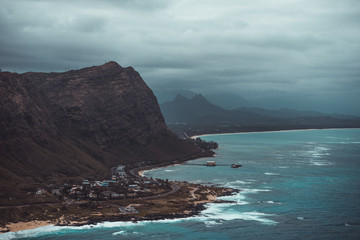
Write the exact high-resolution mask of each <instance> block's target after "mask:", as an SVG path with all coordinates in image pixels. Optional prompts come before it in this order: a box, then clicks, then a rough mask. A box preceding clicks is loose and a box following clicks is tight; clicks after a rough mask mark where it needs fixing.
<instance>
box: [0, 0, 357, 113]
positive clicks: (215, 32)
mask: <svg viewBox="0 0 360 240" xmlns="http://www.w3.org/2000/svg"><path fill="white" fill-rule="evenodd" d="M0 6H1V8H0V68H1V69H2V71H12V72H14V71H15V72H27V71H42V72H53V71H55V72H59V71H60V72H62V71H67V70H69V69H79V68H83V67H88V66H94V65H101V64H104V63H105V62H107V61H110V60H114V61H116V62H118V63H119V64H120V65H121V66H123V67H127V66H133V67H134V68H135V69H136V70H137V71H138V72H139V73H140V75H141V76H142V77H143V79H144V80H145V82H146V83H147V84H148V85H149V86H150V87H151V88H154V89H186V90H192V91H195V92H202V93H212V92H222V93H236V94H239V95H241V96H243V97H245V98H248V99H257V98H264V99H265V98H266V99H271V98H281V97H282V98H283V99H284V101H286V98H289V97H290V98H291V97H293V96H296V98H297V99H300V100H299V101H302V100H301V99H303V100H304V101H309V99H313V101H314V103H315V102H317V103H318V102H319V101H321V102H322V104H323V105H326V103H329V104H330V105H331V103H335V102H336V103H339V104H340V105H339V106H338V108H339V109H338V110H337V112H339V111H340V110H341V109H342V108H349V109H350V110H349V111H348V110H346V111H343V112H344V113H345V112H346V113H350V112H353V113H357V112H358V113H359V114H360V107H359V106H358V105H360V104H359V103H360V1H359V0H341V1H339V0H77V1H75V0H59V1H55V0H0ZM269 101H270V100H269ZM281 101H282V100H280V102H281ZM315 105H316V104H314V106H315ZM319 108H320V109H319V110H321V107H319ZM334 110H335V109H334ZM330 111H331V110H330Z"/></svg>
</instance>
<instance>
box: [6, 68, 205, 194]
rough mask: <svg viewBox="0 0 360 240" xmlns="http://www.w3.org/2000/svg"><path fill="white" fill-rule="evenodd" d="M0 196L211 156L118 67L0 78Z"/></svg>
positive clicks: (128, 72) (139, 83)
mask: <svg viewBox="0 0 360 240" xmlns="http://www.w3.org/2000/svg"><path fill="white" fill-rule="evenodd" d="M0 94H1V98H0V141H1V144H0V181H1V187H0V199H9V198H11V196H13V195H14V194H15V195H16V194H17V193H19V194H20V192H22V193H24V192H27V191H30V190H33V188H34V186H35V185H36V184H50V183H53V184H57V183H59V182H64V181H67V180H69V181H72V180H76V179H77V180H78V179H82V178H85V177H86V178H89V177H91V178H97V177H98V178H100V177H105V176H108V175H109V174H110V171H109V168H111V167H114V166H116V165H117V164H125V165H131V164H132V165H136V164H139V163H141V164H156V163H159V162H172V161H175V160H185V159H189V158H192V157H198V156H202V155H206V153H203V152H202V151H201V150H200V149H199V148H198V147H197V146H194V145H193V144H192V143H189V142H187V141H184V140H180V139H178V138H177V137H176V136H175V135H174V134H173V133H172V132H171V131H169V129H168V128H167V126H166V125H165V122H164V118H163V116H162V114H161V112H160V108H159V105H158V103H157V100H156V97H155V96H154V94H153V93H152V91H151V89H150V88H149V87H148V86H147V85H146V84H145V82H144V81H143V79H142V78H141V77H140V75H139V73H138V72H136V71H135V70H134V69H133V68H132V67H128V68H123V67H121V66H120V65H119V64H117V63H116V62H108V63H106V64H104V65H102V66H94V67H89V68H84V69H80V70H72V71H68V72H64V73H33V72H29V73H24V74H17V73H10V72H1V73H0Z"/></svg>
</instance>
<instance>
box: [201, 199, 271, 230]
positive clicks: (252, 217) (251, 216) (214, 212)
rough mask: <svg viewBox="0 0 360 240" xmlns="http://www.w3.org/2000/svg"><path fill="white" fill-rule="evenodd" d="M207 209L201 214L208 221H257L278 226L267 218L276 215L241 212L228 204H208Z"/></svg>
mask: <svg viewBox="0 0 360 240" xmlns="http://www.w3.org/2000/svg"><path fill="white" fill-rule="evenodd" d="M206 206H207V209H206V210H204V211H203V212H202V213H201V216H203V217H205V219H206V220H207V221H214V220H224V221H232V220H245V221H257V222H259V223H262V224H270V225H273V224H277V222H276V221H274V220H272V219H268V218H267V217H272V216H275V215H274V214H268V213H261V212H257V211H252V212H239V211H236V210H234V209H232V208H229V204H228V203H224V204H214V203H210V204H207V205H206Z"/></svg>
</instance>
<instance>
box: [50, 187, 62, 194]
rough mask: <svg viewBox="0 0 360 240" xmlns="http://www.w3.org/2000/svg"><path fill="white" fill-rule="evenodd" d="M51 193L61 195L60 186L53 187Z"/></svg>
mask: <svg viewBox="0 0 360 240" xmlns="http://www.w3.org/2000/svg"><path fill="white" fill-rule="evenodd" d="M51 194H53V195H61V193H60V189H58V188H54V189H52V190H51Z"/></svg>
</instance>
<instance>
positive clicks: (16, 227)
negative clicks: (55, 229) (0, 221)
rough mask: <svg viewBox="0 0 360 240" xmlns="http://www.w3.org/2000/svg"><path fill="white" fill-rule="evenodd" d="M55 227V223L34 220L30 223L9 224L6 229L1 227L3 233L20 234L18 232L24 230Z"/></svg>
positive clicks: (0, 230)
mask: <svg viewBox="0 0 360 240" xmlns="http://www.w3.org/2000/svg"><path fill="white" fill-rule="evenodd" d="M54 225H55V222H51V221H39V220H34V221H30V222H17V223H9V224H7V225H6V227H0V232H1V233H5V232H18V231H24V230H30V229H35V228H39V227H45V226H54ZM0 236H1V235H0Z"/></svg>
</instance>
